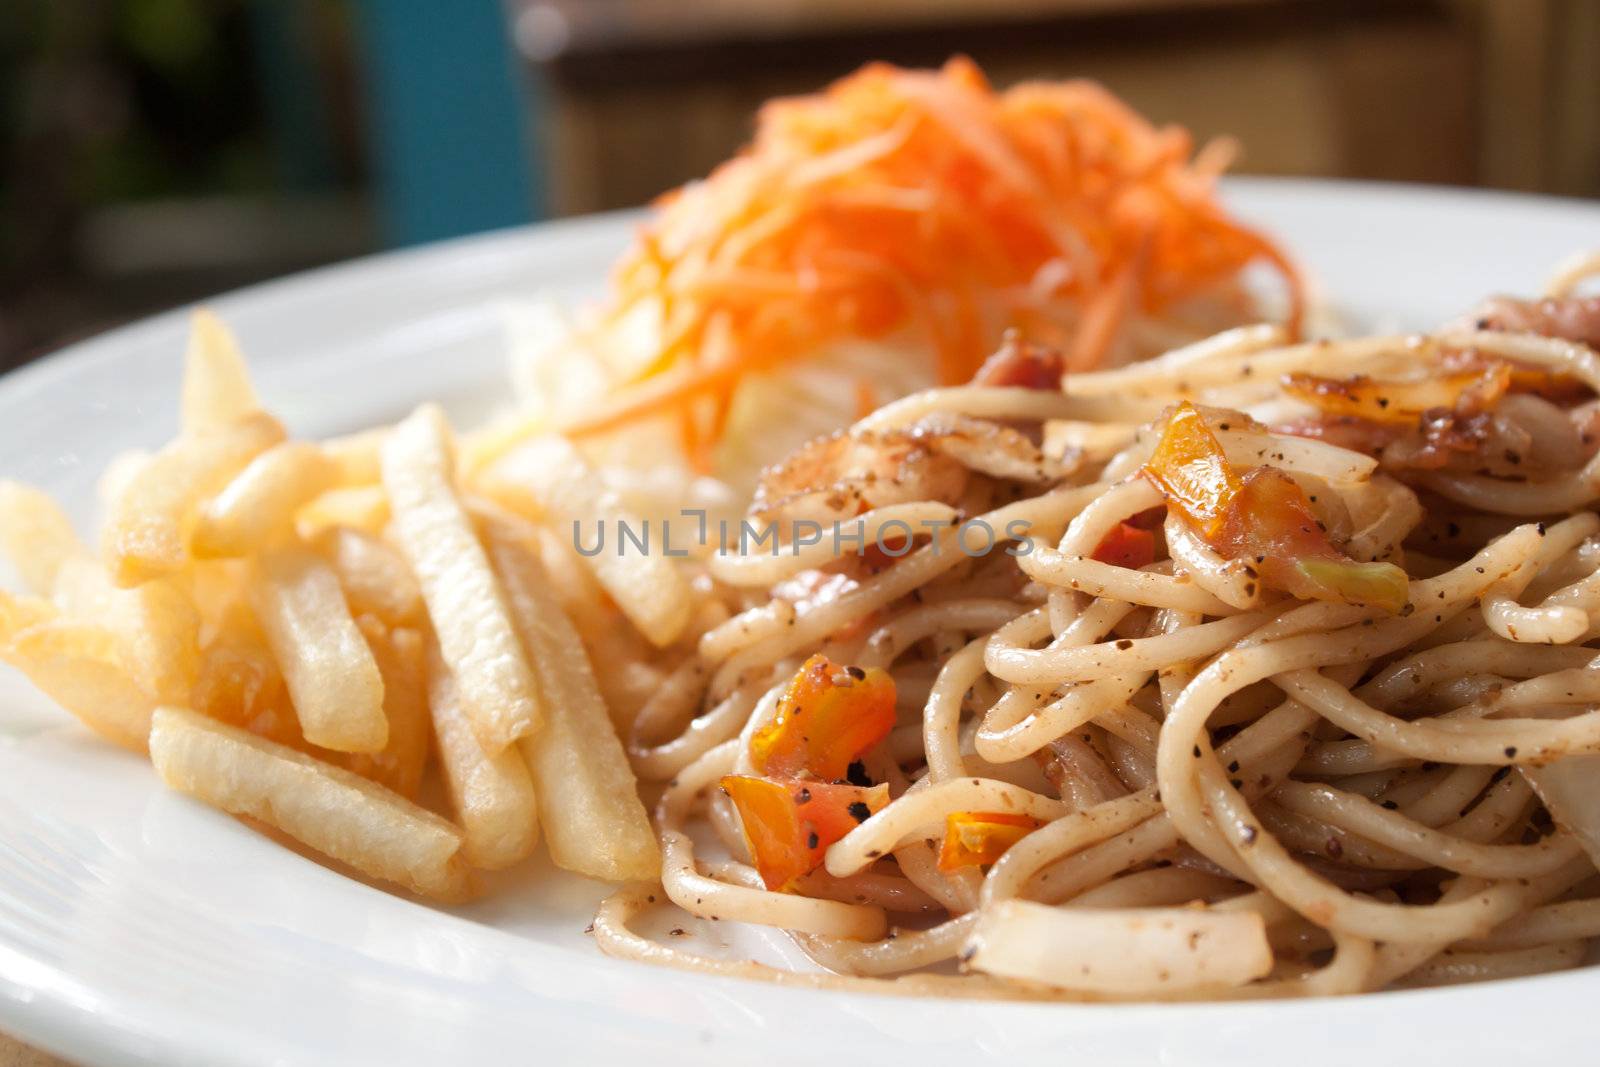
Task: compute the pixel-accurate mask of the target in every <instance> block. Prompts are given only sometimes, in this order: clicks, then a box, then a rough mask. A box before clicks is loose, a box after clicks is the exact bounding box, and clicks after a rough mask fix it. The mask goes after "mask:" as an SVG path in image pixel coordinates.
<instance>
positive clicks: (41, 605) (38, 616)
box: [0, 589, 61, 650]
mask: <svg viewBox="0 0 1600 1067" xmlns="http://www.w3.org/2000/svg"><path fill="white" fill-rule="evenodd" d="M60 614H61V613H60V612H59V611H58V610H57V609H56V606H55V604H53V603H51V602H50V601H48V600H46V599H45V598H44V597H42V596H17V595H15V594H12V593H7V592H6V591H5V590H3V589H0V650H3V649H4V648H5V647H6V645H7V644H8V643H9V642H10V641H11V639H12V638H13V637H15V636H16V635H17V634H18V633H21V632H22V631H23V630H26V629H27V628H28V627H30V626H37V625H38V624H39V623H41V622H54V621H55V620H56V618H57V617H59V615H60Z"/></svg>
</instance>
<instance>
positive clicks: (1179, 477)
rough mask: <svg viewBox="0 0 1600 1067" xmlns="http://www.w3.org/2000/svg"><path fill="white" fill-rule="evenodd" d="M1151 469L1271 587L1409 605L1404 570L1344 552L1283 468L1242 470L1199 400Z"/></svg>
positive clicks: (1166, 490) (1174, 498) (1215, 544)
mask: <svg viewBox="0 0 1600 1067" xmlns="http://www.w3.org/2000/svg"><path fill="white" fill-rule="evenodd" d="M1144 473H1145V476H1146V477H1148V478H1149V479H1150V480H1151V481H1153V482H1154V483H1155V484H1156V485H1157V486H1158V487H1160V489H1161V491H1162V493H1163V494H1165V495H1166V497H1167V501H1168V503H1169V504H1170V505H1171V506H1173V507H1175V508H1177V509H1178V513H1179V514H1180V515H1182V516H1183V517H1184V519H1185V520H1186V521H1187V522H1188V523H1189V524H1190V525H1191V526H1193V527H1194V528H1195V529H1196V530H1197V531H1199V533H1200V534H1201V535H1202V536H1203V537H1205V539H1206V541H1207V542H1208V543H1209V544H1210V545H1211V547H1212V548H1214V549H1216V550H1217V552H1218V553H1220V554H1221V555H1222V556H1223V557H1224V558H1226V559H1242V560H1248V561H1250V562H1251V564H1253V565H1254V566H1255V568H1256V570H1257V571H1258V572H1259V573H1260V575H1261V580H1262V581H1264V582H1266V583H1267V584H1268V585H1269V586H1271V587H1273V588H1275V589H1281V590H1284V591H1285V592H1288V593H1291V594H1293V595H1294V596H1297V597H1301V598H1304V599H1310V600H1332V601H1339V602H1342V603H1346V604H1362V605H1371V606H1373V607H1381V608H1383V609H1385V610H1386V611H1392V612H1398V611H1400V610H1401V609H1402V608H1404V607H1405V604H1406V599H1407V596H1408V595H1409V581H1408V579H1407V577H1406V573H1405V572H1404V571H1402V570H1401V569H1400V568H1399V567H1396V566H1394V565H1393V564H1390V563H1359V562H1357V561H1355V560H1352V559H1350V558H1349V557H1347V556H1346V555H1345V554H1344V553H1342V552H1340V551H1339V550H1338V549H1337V548H1336V547H1334V544H1333V542H1332V541H1331V540H1329V538H1328V533H1327V531H1326V530H1325V529H1324V528H1323V526H1322V524H1321V523H1320V522H1318V521H1317V517H1316V515H1315V514H1314V513H1313V512H1312V510H1311V502H1310V501H1309V500H1308V499H1306V494H1305V491H1304V490H1303V489H1301V488H1300V485H1299V483H1297V482H1296V481H1295V480H1294V479H1293V478H1291V477H1289V475H1287V474H1285V473H1284V472H1283V471H1281V470H1278V469H1277V468H1275V467H1267V466H1262V467H1254V468H1252V469H1251V470H1250V471H1248V472H1247V473H1246V474H1244V475H1243V476H1242V477H1241V476H1240V475H1239V474H1238V473H1236V472H1235V471H1234V470H1233V468H1232V467H1231V466H1230V465H1229V464H1228V461H1227V456H1226V454H1225V453H1224V452H1223V450H1222V445H1221V444H1220V443H1219V442H1218V441H1217V439H1216V437H1215V436H1214V435H1213V434H1212V433H1211V431H1210V430H1209V429H1208V428H1207V427H1206V424H1205V420H1204V418H1203V417H1202V416H1201V414H1200V412H1199V411H1197V410H1195V408H1194V406H1193V405H1191V404H1188V403H1184V404H1181V405H1179V406H1178V408H1177V409H1176V410H1175V411H1174V412H1173V413H1172V416H1171V417H1170V418H1169V419H1168V420H1167V426H1166V430H1165V431H1164V432H1163V433H1162V435H1161V440H1160V442H1158V443H1157V445H1156V448H1155V452H1154V453H1153V454H1152V455H1151V457H1150V462H1149V463H1147V464H1146V465H1145V468H1144Z"/></svg>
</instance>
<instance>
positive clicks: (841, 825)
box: [721, 774, 889, 891]
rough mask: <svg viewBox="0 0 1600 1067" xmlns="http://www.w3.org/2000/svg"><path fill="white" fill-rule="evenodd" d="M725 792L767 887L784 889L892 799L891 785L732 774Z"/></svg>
mask: <svg viewBox="0 0 1600 1067" xmlns="http://www.w3.org/2000/svg"><path fill="white" fill-rule="evenodd" d="M721 784H722V791H723V792H724V793H727V794H728V796H729V798H731V799H732V800H733V806H734V807H735V808H737V809H738V811H739V821H740V822H741V823H743V824H744V839H745V843H746V844H748V845H749V846H750V854H751V856H752V857H753V858H754V859H755V862H756V870H757V871H759V872H760V874H761V880H762V882H764V883H765V884H766V887H767V888H768V889H773V890H779V891H786V890H788V889H790V887H792V885H793V884H794V881H795V879H797V878H800V877H802V876H804V875H807V874H810V873H811V872H812V871H814V870H816V869H817V868H818V867H820V866H822V857H823V853H825V852H826V851H827V850H828V846H829V845H831V844H833V843H834V842H835V841H837V840H839V839H840V838H841V837H843V836H844V835H845V834H847V833H849V832H850V831H851V830H853V829H855V828H856V826H857V825H859V824H860V823H862V822H864V821H865V820H866V819H868V818H870V817H871V816H872V815H874V814H876V813H877V812H878V811H880V810H881V809H882V808H883V806H884V805H885V804H887V803H889V787H888V786H887V785H875V786H871V787H863V786H856V785H834V784H831V783H828V782H807V781H801V780H799V779H797V778H787V779H772V778H753V777H750V776H748V775H742V774H730V775H728V776H726V777H725V778H723V779H722V783H721Z"/></svg>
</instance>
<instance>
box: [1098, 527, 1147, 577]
mask: <svg viewBox="0 0 1600 1067" xmlns="http://www.w3.org/2000/svg"><path fill="white" fill-rule="evenodd" d="M1094 558H1095V559H1097V560H1099V561H1100V562H1101V563H1109V564H1111V565H1112V566H1113V567H1127V568H1129V569H1130V570H1138V569H1139V568H1140V567H1148V566H1149V565H1150V564H1151V563H1154V562H1155V558H1156V535H1155V534H1154V533H1151V532H1150V531H1149V530H1146V529H1143V528H1142V527H1139V526H1134V525H1133V524H1132V523H1127V522H1119V523H1117V525H1116V526H1114V527H1112V529H1111V532H1110V533H1108V534H1106V535H1105V537H1103V538H1101V540H1100V544H1099V545H1098V546H1096V547H1095V550H1094Z"/></svg>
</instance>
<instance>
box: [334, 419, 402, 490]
mask: <svg viewBox="0 0 1600 1067" xmlns="http://www.w3.org/2000/svg"><path fill="white" fill-rule="evenodd" d="M388 434H389V431H388V429H387V428H379V429H375V430H361V431H359V432H358V433H351V434H345V435H344V436H343V437H330V438H328V439H327V440H326V441H323V442H322V444H321V445H319V446H318V447H320V448H321V449H322V453H323V455H325V456H326V457H327V458H328V461H329V462H330V463H332V464H333V468H334V475H335V479H334V480H335V481H336V483H337V484H339V485H341V486H351V487H353V486H362V485H374V484H376V483H377V482H378V481H379V480H380V479H381V478H382V477H383V474H382V471H381V470H380V466H379V455H380V453H381V452H382V450H383V439H384V438H385V437H386V436H388Z"/></svg>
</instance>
